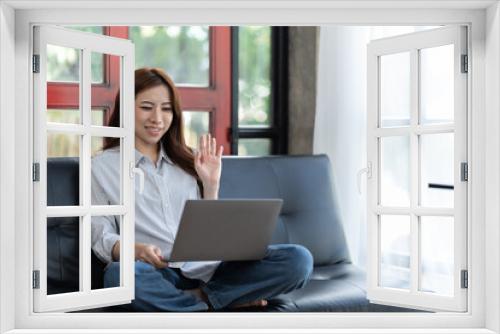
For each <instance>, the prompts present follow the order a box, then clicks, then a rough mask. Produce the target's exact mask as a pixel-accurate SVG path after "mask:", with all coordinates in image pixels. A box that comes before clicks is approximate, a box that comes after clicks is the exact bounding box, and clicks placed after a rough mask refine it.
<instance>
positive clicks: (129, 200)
mask: <svg viewBox="0 0 500 334" xmlns="http://www.w3.org/2000/svg"><path fill="white" fill-rule="evenodd" d="M33 37H34V39H33V40H34V43H33V48H34V50H33V52H34V54H37V55H38V56H39V73H36V74H33V76H34V78H33V99H34V106H33V109H34V117H33V125H34V138H35V140H34V150H33V152H34V162H35V163H38V164H39V166H40V181H39V182H35V183H34V184H33V194H34V205H33V211H34V222H36V223H34V224H33V227H34V228H33V232H34V240H33V242H34V244H33V248H34V250H35V252H34V253H33V264H34V267H33V269H34V270H38V271H39V288H38V289H34V291H33V292H34V297H33V298H34V301H33V306H34V310H35V312H47V311H75V310H81V309H89V308H92V307H100V306H107V305H116V304H120V303H121V304H125V303H130V301H131V300H132V299H133V298H134V262H135V261H134V253H133V250H134V232H135V225H134V218H133V217H135V205H133V204H134V203H135V200H134V197H135V192H134V184H133V178H134V172H133V169H134V168H135V153H134V152H135V150H134V139H135V137H134V136H135V128H134V112H133V110H134V104H135V103H134V98H133V96H134V93H133V85H134V77H133V75H134V74H133V73H134V69H135V66H134V65H135V64H134V63H135V61H134V45H133V43H132V42H131V41H128V40H123V39H118V38H115V37H110V36H103V35H99V34H91V33H87V32H81V31H74V30H70V29H65V28H62V27H54V26H36V27H34V36H33ZM47 45H57V46H62V47H67V48H73V49H75V50H78V55H79V57H78V59H79V67H80V73H79V85H78V86H79V96H80V99H79V111H80V115H81V120H82V121H81V124H62V123H51V122H47V120H46V109H47V79H46V78H47ZM92 52H99V53H101V54H113V55H114V56H117V57H120V80H119V81H120V82H119V85H120V90H121V91H122V92H124V93H123V94H121V96H120V99H121V101H120V106H122V107H121V108H120V119H121V120H122V122H121V123H122V125H121V126H120V127H119V128H110V127H103V126H94V125H92V124H91V123H92V122H91V115H90V109H91V90H90V88H91V58H90V55H91V53H92ZM48 132H51V133H65V134H70V135H79V136H80V138H81V139H80V145H79V147H80V152H79V189H80V196H79V198H80V203H79V204H78V205H76V206H47V133H48ZM92 136H98V137H113V138H119V140H120V167H119V168H120V172H119V175H120V180H119V182H120V191H121V194H120V198H121V199H122V202H121V204H120V205H92V204H91V189H90V187H91V182H90V175H91V140H92ZM92 215H110V216H115V215H116V216H118V215H119V216H120V217H121V219H120V221H119V224H120V286H119V287H113V288H106V289H98V290H92V289H91V252H90V249H91V220H92ZM77 216H79V243H78V244H79V256H80V258H79V275H80V279H79V288H80V290H79V291H75V292H69V293H60V294H53V295H47V262H48V261H47V218H49V217H77Z"/></svg>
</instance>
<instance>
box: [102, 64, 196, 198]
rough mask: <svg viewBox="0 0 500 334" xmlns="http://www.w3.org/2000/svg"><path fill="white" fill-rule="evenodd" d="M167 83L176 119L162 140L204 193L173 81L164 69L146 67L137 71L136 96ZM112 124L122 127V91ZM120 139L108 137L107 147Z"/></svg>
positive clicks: (172, 156) (169, 155)
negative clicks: (186, 138) (186, 137)
mask: <svg viewBox="0 0 500 334" xmlns="http://www.w3.org/2000/svg"><path fill="white" fill-rule="evenodd" d="M160 85H164V86H166V87H167V89H168V91H169V93H170V98H171V100H172V108H173V114H174V115H173V118H172V124H171V125H170V128H169V129H168V131H167V132H166V133H165V134H164V135H163V137H161V139H160V142H161V143H162V144H163V148H164V149H165V152H166V153H167V155H168V157H169V158H170V160H172V162H173V163H174V164H176V165H177V166H179V167H180V168H182V169H183V170H184V171H185V172H187V173H188V174H190V175H192V176H193V177H195V178H196V182H197V183H198V187H199V188H200V193H201V194H203V184H202V182H201V180H200V178H199V177H198V174H197V173H196V170H195V168H194V155H193V151H192V149H191V148H190V147H188V146H187V145H186V141H185V140H184V121H183V118H182V110H181V104H180V97H179V92H178V91H177V88H176V87H175V84H174V82H173V80H172V79H171V78H170V77H169V76H168V75H167V73H165V71H163V70H162V69H160V68H151V67H143V68H140V69H137V70H135V96H137V94H139V93H140V92H142V91H144V90H146V89H149V88H153V87H157V86H160ZM108 126H112V127H119V126H120V92H118V94H117V95H116V98H115V105H114V108H113V112H112V114H111V118H110V120H109V124H108ZM119 144H120V138H106V139H105V141H104V147H103V150H107V149H109V148H112V147H115V146H118V145H119Z"/></svg>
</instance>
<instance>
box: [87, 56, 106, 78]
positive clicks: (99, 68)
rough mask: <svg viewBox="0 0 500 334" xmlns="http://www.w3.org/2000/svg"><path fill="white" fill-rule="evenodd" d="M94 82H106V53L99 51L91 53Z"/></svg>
mask: <svg viewBox="0 0 500 334" xmlns="http://www.w3.org/2000/svg"><path fill="white" fill-rule="evenodd" d="M90 63H91V76H92V83H103V82H104V79H103V78H104V65H103V64H104V55H103V54H102V53H99V52H92V53H91V54H90Z"/></svg>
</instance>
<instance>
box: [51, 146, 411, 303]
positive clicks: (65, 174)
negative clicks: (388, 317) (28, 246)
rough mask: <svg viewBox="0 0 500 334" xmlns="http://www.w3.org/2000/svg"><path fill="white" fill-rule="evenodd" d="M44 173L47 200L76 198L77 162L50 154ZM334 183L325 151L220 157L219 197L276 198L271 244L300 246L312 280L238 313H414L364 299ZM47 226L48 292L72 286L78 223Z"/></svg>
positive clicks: (98, 273)
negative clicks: (279, 202) (310, 263)
mask: <svg viewBox="0 0 500 334" xmlns="http://www.w3.org/2000/svg"><path fill="white" fill-rule="evenodd" d="M48 176H49V184H48V190H47V191H48V193H47V195H48V203H49V205H74V204H75V203H77V201H76V199H77V194H78V161H76V160H74V159H71V158H53V159H49V162H48ZM51 180H54V181H51ZM333 184H334V180H333V176H332V173H331V165H330V161H329V159H328V157H327V156H326V155H310V156H270V157H224V158H223V168H222V178H221V188H220V198H282V199H283V208H282V212H281V213H280V216H279V221H278V225H277V229H276V231H275V233H274V236H273V243H295V244H300V245H303V246H305V247H307V248H308V249H309V250H310V251H311V253H312V254H313V257H314V272H313V275H312V279H311V281H310V282H309V283H308V284H307V285H306V286H305V287H304V288H302V289H299V290H296V291H294V292H292V293H289V294H284V295H280V296H277V297H276V298H273V299H271V300H269V305H268V306H267V307H266V308H258V309H255V308H247V309H238V310H239V311H270V312H276V311H280V312H282V311H286V312H379V311H380V312H394V311H397V312H401V311H413V310H408V309H403V308H397V307H390V306H383V305H377V304H371V303H369V301H368V300H367V299H366V288H365V273H364V272H363V271H362V270H361V269H359V268H357V267H356V266H355V265H353V264H352V263H351V260H350V257H349V252H348V247H347V242H346V238H345V235H344V229H343V225H342V221H341V219H340V215H339V210H338V204H337V199H336V194H335V193H334V191H333V189H334V188H333ZM48 224H49V227H48V239H49V240H48V241H49V242H48V293H49V294H50V293H60V292H67V291H75V290H77V289H78V262H77V259H78V221H74V220H73V219H72V218H50V219H49V222H48ZM103 268H104V264H103V263H101V262H100V261H99V260H98V259H97V257H95V256H94V255H92V288H100V287H102V273H103ZM104 310H105V311H119V310H120V308H119V307H115V308H107V309H104ZM100 311H102V309H100Z"/></svg>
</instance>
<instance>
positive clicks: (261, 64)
mask: <svg viewBox="0 0 500 334" xmlns="http://www.w3.org/2000/svg"><path fill="white" fill-rule="evenodd" d="M238 31H239V49H238V55H239V56H238V57H239V59H238V61H239V69H238V72H239V79H238V85H239V96H238V100H239V108H238V109H239V110H238V115H239V117H238V118H239V125H240V126H265V127H269V126H270V125H271V115H270V113H271V112H270V97H271V27H239V28H238Z"/></svg>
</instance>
